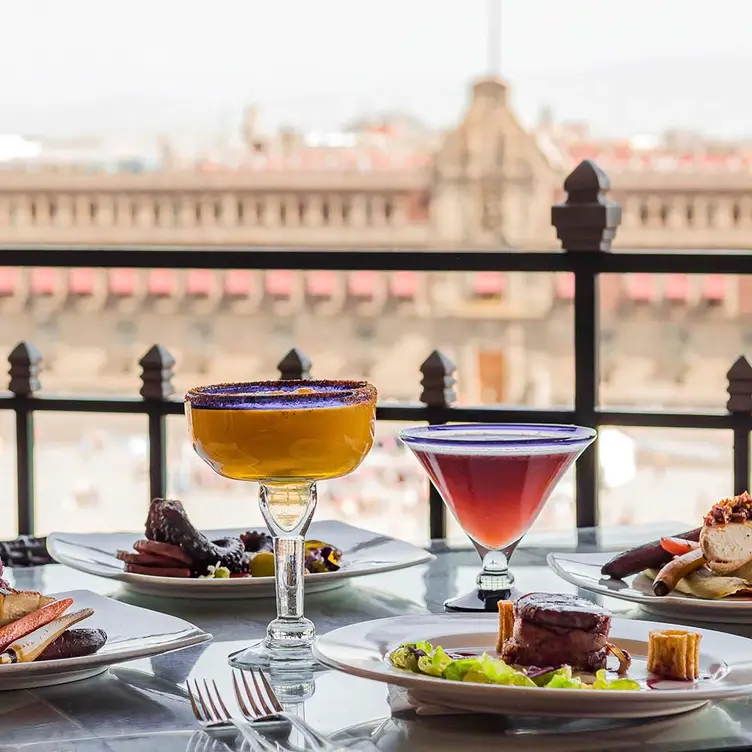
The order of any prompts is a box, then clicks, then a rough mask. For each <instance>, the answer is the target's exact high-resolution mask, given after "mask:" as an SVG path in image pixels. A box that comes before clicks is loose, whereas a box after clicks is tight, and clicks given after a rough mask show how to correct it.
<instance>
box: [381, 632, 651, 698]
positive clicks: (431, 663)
mask: <svg viewBox="0 0 752 752" xmlns="http://www.w3.org/2000/svg"><path fill="white" fill-rule="evenodd" d="M389 659H390V661H391V663H392V665H393V666H395V667H396V668H399V669H402V670H403V671H412V672H413V673H415V674H426V675H427V676H436V677H439V678H441V679H448V680H449V681H464V682H475V683H477V684H505V685H510V686H515V687H545V688H546V689H629V690H636V689H640V685H639V684H638V683H637V682H636V681H634V679H627V678H625V677H618V678H616V679H609V678H608V675H607V673H606V671H605V670H604V669H601V670H600V671H596V673H595V681H593V682H585V681H583V680H582V679H581V678H580V677H578V676H573V675H572V667H571V666H559V667H558V668H550V669H546V668H543V669H535V668H529V669H517V668H515V667H514V666H510V665H509V664H508V663H505V662H504V661H502V660H501V658H492V657H491V656H490V655H488V653H483V655H479V656H472V657H467V658H465V657H462V658H452V656H450V655H449V654H448V653H447V652H446V651H445V650H444V649H443V648H442V647H441V646H440V645H437V646H436V647H434V646H433V645H432V644H431V643H430V642H411V643H406V644H404V645H400V646H399V647H398V648H397V649H396V650H395V651H394V652H393V653H392V654H391V655H390V656H389Z"/></svg>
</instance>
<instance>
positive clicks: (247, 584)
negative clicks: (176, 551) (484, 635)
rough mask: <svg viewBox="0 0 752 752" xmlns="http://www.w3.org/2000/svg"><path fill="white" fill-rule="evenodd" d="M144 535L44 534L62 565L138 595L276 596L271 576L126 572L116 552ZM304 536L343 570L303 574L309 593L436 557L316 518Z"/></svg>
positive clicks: (220, 534) (221, 533) (217, 534)
mask: <svg viewBox="0 0 752 752" xmlns="http://www.w3.org/2000/svg"><path fill="white" fill-rule="evenodd" d="M246 530H247V528H246V529H240V528H238V529H236V530H212V531H207V532H206V534H207V535H208V536H209V537H210V538H212V539H214V540H217V539H219V538H224V537H227V536H230V535H240V533H244V532H246ZM143 537H144V536H143V534H139V533H85V534H80V533H52V534H51V535H50V536H49V537H48V538H47V549H48V551H49V552H50V556H52V558H53V559H55V561H57V562H59V563H60V564H66V565H67V566H69V567H72V568H73V569H78V570H80V571H82V572H87V573H89V574H94V575H98V576H100V577H108V578H110V579H112V580H117V581H118V582H121V583H122V584H123V586H124V587H126V588H127V589H128V590H132V591H134V592H137V593H144V594H147V595H162V596H167V597H170V598H223V599H235V598H238V599H240V598H242V599H246V598H273V597H274V596H275V590H274V578H273V577H238V578H232V579H217V580H199V579H180V578H177V577H153V576H151V575H144V574H131V573H129V572H124V571H123V562H122V561H120V560H119V559H116V558H115V552H116V551H117V550H118V549H123V550H126V551H129V550H131V549H132V547H133V544H134V542H135V541H137V540H140V539H143ZM308 538H309V539H312V540H313V539H317V540H321V541H324V542H325V543H331V544H332V545H334V546H336V547H337V548H339V549H341V550H342V552H343V555H342V568H341V569H340V570H338V571H337V572H320V573H317V574H308V575H306V576H305V588H306V592H308V593H315V592H319V591H322V590H331V589H332V588H336V587H340V586H341V585H344V584H345V582H346V581H347V580H348V579H349V578H351V577H362V576H363V575H367V574H377V573H379V572H391V571H393V570H395V569H405V568H407V567H414V566H416V565H417V564H425V563H427V562H429V561H432V560H433V559H434V558H435V557H434V556H433V554H430V553H429V552H428V551H426V550H425V549H422V548H419V547H418V546H414V545H412V544H411V543H406V542H405V541H400V540H396V539H395V538H390V537H389V536H387V535H379V534H377V533H371V532H368V531H367V530H361V529H360V528H357V527H353V526H352V525H347V524H345V523H344V522H334V521H327V520H324V521H322V522H314V523H313V524H312V525H311V527H310V529H309V531H308Z"/></svg>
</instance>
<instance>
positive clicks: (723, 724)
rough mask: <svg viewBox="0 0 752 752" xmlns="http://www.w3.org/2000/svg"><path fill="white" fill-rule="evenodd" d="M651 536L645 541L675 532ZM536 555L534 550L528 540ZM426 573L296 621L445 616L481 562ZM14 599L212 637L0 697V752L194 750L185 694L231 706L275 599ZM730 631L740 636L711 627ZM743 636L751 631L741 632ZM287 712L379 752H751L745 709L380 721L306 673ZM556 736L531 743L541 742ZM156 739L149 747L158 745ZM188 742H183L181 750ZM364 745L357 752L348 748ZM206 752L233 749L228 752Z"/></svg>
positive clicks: (312, 606)
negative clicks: (104, 609)
mask: <svg viewBox="0 0 752 752" xmlns="http://www.w3.org/2000/svg"><path fill="white" fill-rule="evenodd" d="M676 529H677V528H676V527H674V526H667V529H666V530H662V529H657V528H655V527H653V528H651V534H652V537H655V536H656V535H658V534H669V533H670V532H675V531H676ZM644 540H646V534H645V529H644V528H643V529H641V530H640V529H636V528H621V529H616V530H611V531H605V532H601V533H599V534H597V535H596V534H595V533H594V532H593V531H584V532H582V533H581V534H580V537H579V543H578V542H577V539H576V538H575V537H574V535H573V534H570V535H569V536H562V537H558V538H557V537H556V536H553V537H549V538H548V539H546V540H541V539H539V540H538V541H537V545H529V546H526V547H524V548H521V549H519V550H518V551H517V552H516V553H515V555H514V557H513V560H512V564H513V566H512V569H513V571H514V574H515V576H516V579H517V583H516V584H517V586H518V587H519V589H520V590H522V591H523V592H524V591H533V590H543V591H559V592H576V591H575V589H574V588H573V587H572V586H570V585H568V584H567V583H565V582H563V581H562V580H560V579H559V578H558V577H557V576H556V575H555V574H554V573H553V572H551V571H550V570H549V569H548V568H547V567H546V563H545V557H546V554H547V553H548V552H549V551H551V550H563V551H572V550H580V551H598V550H617V549H619V548H623V547H626V546H629V545H633V544H634V543H635V542H637V541H644ZM530 543H532V544H535V543H536V541H532V540H531V542H530ZM434 550H436V551H437V557H436V560H435V561H434V562H432V563H431V564H427V565H423V566H419V567H414V568H412V569H409V570H403V571H400V572H394V573H388V574H378V575H371V576H368V577H365V578H362V579H359V580H356V581H354V583H352V582H351V583H348V584H347V585H345V586H344V587H342V588H339V589H336V590H331V591H327V592H323V593H317V594H311V595H309V596H308V597H307V598H306V614H307V615H308V616H309V617H310V618H312V619H313V621H314V622H315V624H316V628H317V630H318V632H319V633H324V632H328V631H329V630H331V629H335V628H336V627H340V626H343V625H346V624H350V623H352V622H355V621H363V620H368V619H377V618H380V617H387V616H395V615H402V614H411V613H422V612H425V611H432V612H437V613H440V612H442V611H443V601H444V600H445V599H446V598H447V597H449V596H451V595H455V594H457V593H461V592H465V591H468V590H470V589H472V587H473V584H474V580H475V576H476V574H477V571H478V568H479V563H480V562H479V558H478V555H477V554H476V553H475V551H472V550H446V547H444V546H442V545H441V544H434ZM13 576H14V579H15V585H16V587H19V588H24V589H34V590H41V591H43V592H47V593H55V592H61V591H66V590H73V589H80V588H85V589H89V590H93V591H95V592H98V593H101V594H104V595H110V596H112V597H113V598H117V599H118V600H122V601H124V602H127V603H133V604H136V605H139V606H142V607H145V608H151V609H154V610H160V611H164V612H167V613H170V614H173V615H175V616H179V617H182V618H184V619H187V620H188V621H191V622H193V623H194V624H196V625H198V626H199V627H201V628H202V629H205V630H206V631H208V632H211V633H212V634H213V635H214V640H213V641H212V642H211V643H208V644H206V645H202V646H200V647H197V648H190V649H187V650H183V651H179V652H176V653H170V654H167V655H164V656H160V657H157V658H152V659H149V660H142V661H133V662H131V663H127V664H123V665H121V666H119V667H114V668H112V669H111V670H110V671H109V672H107V673H105V674H103V675H101V676H99V677H95V678H93V679H88V680H84V681H80V682H75V683H72V684H67V685H60V686H57V687H47V688H43V689H35V690H24V691H10V692H0V750H8V751H10V750H29V752H31V751H32V750H34V751H40V752H41V750H50V751H51V752H52V751H56V752H63V751H65V752H68V751H69V750H77V751H78V750H80V751H81V752H104V750H108V751H110V752H135V751H137V750H138V751H141V750H143V751H144V752H146V751H147V750H154V749H157V748H158V749H159V750H160V752H172V751H173V750H180V752H185V751H186V750H190V749H194V748H195V741H196V737H195V734H196V730H197V725H196V723H195V721H194V718H193V715H192V713H191V709H190V705H189V704H188V702H187V700H186V697H185V692H184V687H185V681H186V679H188V678H193V677H210V678H214V679H216V680H217V682H218V684H219V686H220V688H224V689H225V690H226V692H224V693H223V694H227V695H228V696H229V697H232V692H231V690H230V684H229V681H230V670H229V667H228V665H227V656H228V654H229V653H231V652H234V651H235V650H238V649H240V648H243V647H245V646H247V645H248V644H250V643H252V642H253V641H255V640H257V639H259V638H260V637H261V636H262V635H263V634H264V629H265V626H266V624H267V622H268V621H269V620H270V619H271V618H273V616H274V602H273V601H268V600H245V601H216V600H213V601H186V600H169V599H165V598H154V597H148V596H138V595H135V594H130V593H127V592H125V591H123V590H120V589H119V586H118V584H117V583H113V582H111V581H108V580H105V579H102V578H97V577H93V576H90V575H86V574H82V573H79V572H75V571H73V570H71V569H68V568H67V567H63V566H59V565H52V566H46V567H39V568H35V569H28V570H16V571H15V572H14V573H13ZM602 603H603V605H605V606H607V607H608V608H610V609H611V610H612V611H613V612H614V614H615V615H618V616H628V617H630V618H638V619H639V618H641V616H642V614H641V613H640V611H639V610H638V609H637V608H635V607H634V606H632V605H631V604H628V603H625V602H623V601H618V600H613V599H604V600H602ZM713 628H715V629H725V630H726V631H729V632H732V631H733V632H736V633H739V632H740V630H744V629H745V627H740V626H738V625H728V626H726V627H723V626H719V625H713ZM746 629H747V630H749V631H750V634H752V628H749V627H747V628H746ZM287 707H288V709H290V710H292V711H293V712H296V713H298V714H300V715H303V716H304V717H305V718H306V719H307V720H308V721H309V722H310V723H311V724H312V725H313V726H314V727H316V728H317V729H319V730H321V731H323V732H325V733H330V734H335V733H337V734H339V736H340V737H341V738H343V739H345V740H347V741H348V742H352V743H353V744H354V748H356V749H357V748H362V749H371V750H373V749H378V750H383V751H384V752H387V751H389V752H392V751H393V752H398V751H402V750H411V751H413V752H420V750H442V749H446V750H456V749H464V750H468V751H469V752H471V751H473V750H476V749H477V750H481V749H487V748H488V747H489V746H490V745H491V744H493V745H495V746H498V747H499V748H503V749H504V750H517V749H520V750H536V749H540V748H542V747H543V746H544V745H551V746H552V747H553V748H555V749H556V750H557V752H566V750H614V749H619V750H621V749H624V750H632V749H639V750H646V749H650V750H657V751H658V752H674V751H676V750H711V749H724V750H730V749H746V748H749V747H750V746H752V705H750V703H749V701H747V700H741V701H733V702H725V703H719V704H716V705H711V706H707V707H705V708H703V709H700V710H698V711H695V712H694V713H690V714H689V715H684V716H681V717H679V718H674V719H661V720H658V721H655V720H654V721H644V722H634V721H626V722H622V721H619V722H610V721H598V722H596V721H593V722H578V723H575V724H568V723H567V722H562V721H560V720H556V719H548V720H545V719H541V720H538V721H536V720H534V719H529V720H524V719H518V720H510V719H506V718H501V717H499V718H495V717H487V716H441V717H436V716H434V717H415V716H414V714H411V713H407V714H405V715H404V716H401V717H399V718H394V717H391V712H390V709H389V706H388V704H387V687H386V686H385V685H383V684H380V683H377V682H372V681H368V680H365V679H358V678H355V677H351V676H347V675H345V674H341V673H338V672H335V671H326V672H323V673H320V674H317V675H316V677H315V678H311V680H310V681H309V682H307V683H304V684H301V685H298V686H296V687H294V688H290V701H289V703H287ZM552 733H555V734H557V737H556V739H552V738H550V737H549V738H548V739H543V738H542V737H541V734H552ZM157 735H158V736H157ZM192 737H193V739H192ZM361 738H362V739H364V740H369V741H368V742H366V743H362V744H361V743H359V742H355V741H354V740H356V739H361ZM217 748H218V749H230V750H232V749H238V747H235V746H233V743H232V741H231V740H230V744H229V746H227V747H225V746H224V744H220V745H218V747H217Z"/></svg>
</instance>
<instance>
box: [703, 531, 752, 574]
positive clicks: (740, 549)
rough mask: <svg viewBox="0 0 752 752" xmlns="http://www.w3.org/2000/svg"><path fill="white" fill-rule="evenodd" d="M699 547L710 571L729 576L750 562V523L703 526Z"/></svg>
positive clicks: (751, 545)
mask: <svg viewBox="0 0 752 752" xmlns="http://www.w3.org/2000/svg"><path fill="white" fill-rule="evenodd" d="M700 547H701V548H702V553H703V555H704V557H705V560H706V561H707V563H708V567H710V569H712V570H713V571H714V572H716V573H718V574H730V573H731V572H734V571H736V570H737V569H739V568H740V567H743V566H744V565H745V564H747V563H749V562H750V561H752V522H750V521H746V522H729V523H728V524H726V525H705V527H703V529H702V532H701V533H700Z"/></svg>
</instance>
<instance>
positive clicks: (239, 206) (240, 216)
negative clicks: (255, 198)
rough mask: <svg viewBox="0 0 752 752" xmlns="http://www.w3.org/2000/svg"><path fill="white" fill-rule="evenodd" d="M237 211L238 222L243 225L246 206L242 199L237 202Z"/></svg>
mask: <svg viewBox="0 0 752 752" xmlns="http://www.w3.org/2000/svg"><path fill="white" fill-rule="evenodd" d="M235 213H236V215H237V217H238V223H239V224H241V225H242V224H243V222H245V206H244V205H243V202H242V201H238V203H237V204H236V206H235Z"/></svg>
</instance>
